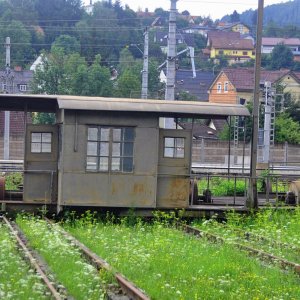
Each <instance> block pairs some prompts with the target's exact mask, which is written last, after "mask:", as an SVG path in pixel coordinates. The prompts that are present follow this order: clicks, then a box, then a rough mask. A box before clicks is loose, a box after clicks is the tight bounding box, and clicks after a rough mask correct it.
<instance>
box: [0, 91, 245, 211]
mask: <svg viewBox="0 0 300 300" xmlns="http://www.w3.org/2000/svg"><path fill="white" fill-rule="evenodd" d="M0 110H12V111H17V110H23V111H24V112H25V113H26V112H29V111H32V112H41V111H44V112H55V113H56V124H55V125H32V124H26V131H25V132H26V133H25V137H24V138H25V157H24V187H23V202H24V203H43V204H44V203H47V204H54V205H57V209H58V210H61V209H63V207H64V206H98V207H137V208H175V207H176V208H185V207H188V206H189V184H190V183H189V182H190V179H189V176H190V169H191V144H192V143H191V139H192V133H191V131H188V130H181V129H164V128H162V127H161V126H160V123H162V122H160V121H161V118H162V117H169V118H170V117H172V118H178V117H191V118H212V117H214V118H227V117H228V116H232V115H240V116H241V115H242V116H247V115H249V112H248V110H247V109H246V108H244V107H243V106H241V105H217V104H210V103H203V102H181V101H157V100H140V99H112V98H89V97H76V96H44V95H0Z"/></svg>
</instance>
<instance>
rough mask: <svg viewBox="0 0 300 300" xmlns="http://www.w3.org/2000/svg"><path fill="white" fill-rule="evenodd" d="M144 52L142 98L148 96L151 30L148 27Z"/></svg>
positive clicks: (145, 33)
mask: <svg viewBox="0 0 300 300" xmlns="http://www.w3.org/2000/svg"><path fill="white" fill-rule="evenodd" d="M144 38H145V41H144V53H143V57H144V60H143V71H142V72H143V75H142V99H147V98H148V73H149V71H148V65H149V63H148V60H149V30H148V27H146V29H145V32H144Z"/></svg>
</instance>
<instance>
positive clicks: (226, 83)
mask: <svg viewBox="0 0 300 300" xmlns="http://www.w3.org/2000/svg"><path fill="white" fill-rule="evenodd" d="M228 86H229V82H228V81H225V82H224V93H228Z"/></svg>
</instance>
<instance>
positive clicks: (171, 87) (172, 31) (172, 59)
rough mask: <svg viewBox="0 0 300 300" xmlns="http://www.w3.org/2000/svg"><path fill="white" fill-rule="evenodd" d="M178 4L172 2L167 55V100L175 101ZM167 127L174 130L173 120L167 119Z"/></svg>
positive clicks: (175, 0)
mask: <svg viewBox="0 0 300 300" xmlns="http://www.w3.org/2000/svg"><path fill="white" fill-rule="evenodd" d="M176 2H177V0H171V9H170V16H169V33H168V54H167V82H166V93H165V100H174V99H175V96H174V94H175V64H176V14H177V9H176ZM165 127H166V128H173V127H174V121H173V119H170V118H168V119H165Z"/></svg>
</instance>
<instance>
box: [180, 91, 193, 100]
mask: <svg viewBox="0 0 300 300" xmlns="http://www.w3.org/2000/svg"><path fill="white" fill-rule="evenodd" d="M175 100H182V101H196V100H197V97H196V96H195V95H193V94H190V93H189V92H188V91H179V92H178V93H177V94H176V96H175Z"/></svg>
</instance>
